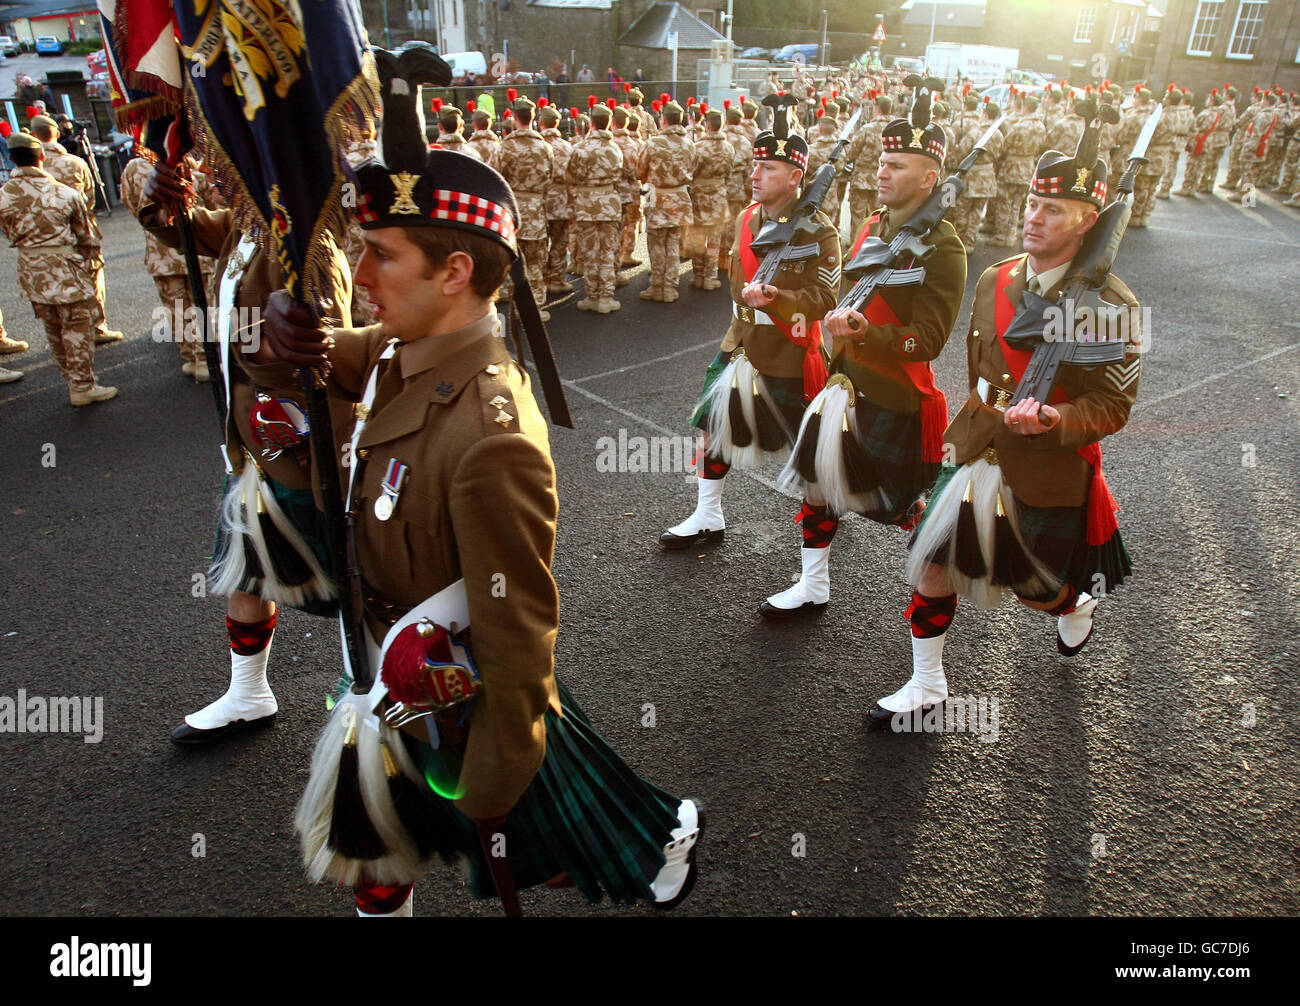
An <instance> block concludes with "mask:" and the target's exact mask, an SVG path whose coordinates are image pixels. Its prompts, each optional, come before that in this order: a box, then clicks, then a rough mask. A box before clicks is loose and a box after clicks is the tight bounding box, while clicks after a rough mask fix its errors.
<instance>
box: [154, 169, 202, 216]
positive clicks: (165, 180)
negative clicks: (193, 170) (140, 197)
mask: <svg viewBox="0 0 1300 1006" xmlns="http://www.w3.org/2000/svg"><path fill="white" fill-rule="evenodd" d="M144 198H145V201H146V202H151V203H154V204H156V205H158V206H164V207H166V208H167V209H169V210H170V211H171V212H172V213H179V212H183V211H184V209H185V207H186V206H188V205H189V203H190V202H191V201H192V200H193V198H194V188H193V186H191V185H190V183H189V181H187V180H186V179H185V178H184V177H182V176H181V175H180V173H179V172H177V171H176V169H175V168H171V167H169V166H168V165H166V164H165V163H163V162H162V161H158V162H157V163H155V164H154V166H153V170H152V171H150V172H149V177H148V178H147V179H145V183H144Z"/></svg>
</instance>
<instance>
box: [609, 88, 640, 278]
mask: <svg viewBox="0 0 1300 1006" xmlns="http://www.w3.org/2000/svg"><path fill="white" fill-rule="evenodd" d="M613 114H614V128H613V129H612V130H611V132H612V133H613V134H614V142H615V143H617V144H618V149H619V150H621V151H622V152H623V174H622V176H621V177H620V179H619V185H618V196H619V199H620V200H621V201H622V203H623V226H622V228H621V229H620V231H619V241H618V265H619V268H620V269H629V268H631V267H633V266H638V265H640V264H641V260H640V259H639V258H635V257H634V256H633V254H632V253H633V251H634V249H635V248H636V231H637V227H638V226H639V225H640V223H641V220H642V213H641V179H640V178H638V177H637V173H636V167H637V162H638V161H639V160H640V158H641V150H642V148H643V147H644V146H645V143H644V141H643V140H642V138H641V136H640V128H641V119H640V118H639V117H638V116H637V115H636V114H635V113H634V112H633V111H631V110H630V109H627V108H623V107H622V106H620V107H618V108H615V109H614V113H613ZM616 282H617V285H618V286H623V285H624V284H625V283H626V282H627V281H626V280H624V279H623V277H621V276H620V277H619V278H618V280H617V281H616Z"/></svg>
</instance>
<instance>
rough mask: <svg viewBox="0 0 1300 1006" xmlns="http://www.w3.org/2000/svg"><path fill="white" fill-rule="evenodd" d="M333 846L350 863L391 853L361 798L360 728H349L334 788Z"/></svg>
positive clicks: (353, 724) (352, 725)
mask: <svg viewBox="0 0 1300 1006" xmlns="http://www.w3.org/2000/svg"><path fill="white" fill-rule="evenodd" d="M330 845H331V846H332V847H333V848H334V850H335V851H336V852H338V853H339V854H340V855H343V856H346V857H348V858H349V859H379V858H380V857H382V856H384V855H386V854H387V853H388V849H387V848H386V847H385V845H384V840H383V839H382V838H380V837H379V833H378V832H377V831H375V826H374V825H373V824H371V823H370V814H369V812H368V811H367V810H366V804H365V801H364V800H363V799H362V798H361V775H360V772H359V770H358V766H357V724H356V720H355V718H354V719H353V721H352V722H351V723H350V724H349V725H348V732H347V736H345V737H344V739H343V751H342V753H341V754H340V755H339V777H338V781H337V782H336V783H335V784H334V812H333V814H332V815H331V817H330Z"/></svg>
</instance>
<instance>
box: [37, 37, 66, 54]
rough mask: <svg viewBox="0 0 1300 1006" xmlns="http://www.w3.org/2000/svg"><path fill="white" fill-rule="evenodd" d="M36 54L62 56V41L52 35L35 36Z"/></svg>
mask: <svg viewBox="0 0 1300 1006" xmlns="http://www.w3.org/2000/svg"><path fill="white" fill-rule="evenodd" d="M36 55H38V56H62V55H63V43H62V42H60V41H59V40H58V39H57V38H55V37H54V36H53V35H37V36H36Z"/></svg>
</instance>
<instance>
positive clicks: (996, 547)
mask: <svg viewBox="0 0 1300 1006" xmlns="http://www.w3.org/2000/svg"><path fill="white" fill-rule="evenodd" d="M1033 576H1034V567H1033V564H1032V563H1031V562H1030V561H1029V556H1027V555H1025V550H1024V549H1023V548H1021V547H1020V542H1018V541H1017V540H1016V533H1015V531H1013V530H1012V529H1011V521H1010V520H1009V519H1008V517H1007V511H1006V508H1005V507H1004V506H1003V503H1002V493H1001V492H999V493H998V515H997V517H996V518H994V520H993V582H994V583H995V584H997V585H998V586H999V587H1014V586H1016V585H1017V584H1021V583H1024V582H1025V581H1027V580H1029V579H1032V578H1033Z"/></svg>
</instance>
